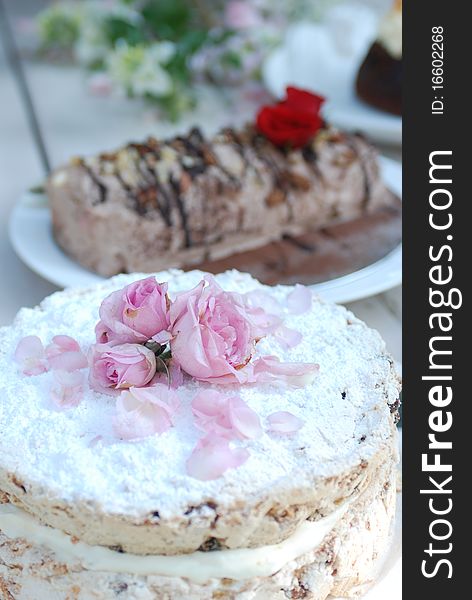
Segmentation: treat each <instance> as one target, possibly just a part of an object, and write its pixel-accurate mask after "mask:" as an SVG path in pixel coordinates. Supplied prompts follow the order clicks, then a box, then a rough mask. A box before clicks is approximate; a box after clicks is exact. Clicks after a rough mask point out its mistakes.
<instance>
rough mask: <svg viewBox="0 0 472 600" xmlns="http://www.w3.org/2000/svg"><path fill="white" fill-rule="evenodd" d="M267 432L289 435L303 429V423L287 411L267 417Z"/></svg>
mask: <svg viewBox="0 0 472 600" xmlns="http://www.w3.org/2000/svg"><path fill="white" fill-rule="evenodd" d="M267 421H268V422H269V427H268V430H269V431H274V432H276V433H281V434H286V435H290V434H291V433H295V432H296V431H298V430H299V429H300V428H301V427H303V421H302V420H301V419H299V418H298V417H296V416H295V415H293V414H292V413H290V412H287V411H283V410H282V411H280V412H275V413H272V414H271V415H269V416H268V417H267Z"/></svg>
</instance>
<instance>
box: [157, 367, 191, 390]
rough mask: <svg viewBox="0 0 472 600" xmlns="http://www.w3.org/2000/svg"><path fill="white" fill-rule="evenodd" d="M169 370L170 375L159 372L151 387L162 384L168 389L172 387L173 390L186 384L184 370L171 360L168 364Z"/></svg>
mask: <svg viewBox="0 0 472 600" xmlns="http://www.w3.org/2000/svg"><path fill="white" fill-rule="evenodd" d="M158 362H159V361H158ZM167 370H168V373H166V372H162V371H159V372H157V373H156V374H155V375H154V377H153V378H152V380H151V383H150V384H149V385H150V386H153V385H155V384H156V383H161V384H163V385H166V386H167V387H171V388H172V389H173V390H176V389H177V388H179V387H180V386H181V385H182V384H183V382H184V374H183V372H182V369H181V368H180V366H179V365H178V364H176V363H175V361H173V360H171V361H170V363H167Z"/></svg>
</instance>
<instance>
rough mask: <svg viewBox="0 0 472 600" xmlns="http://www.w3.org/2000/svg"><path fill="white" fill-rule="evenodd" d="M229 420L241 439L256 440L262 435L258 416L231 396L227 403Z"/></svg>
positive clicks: (238, 399)
mask: <svg viewBox="0 0 472 600" xmlns="http://www.w3.org/2000/svg"><path fill="white" fill-rule="evenodd" d="M228 409H229V420H230V423H231V425H232V427H233V429H234V430H235V431H236V433H237V434H238V437H239V438H241V439H250V440H252V439H256V438H258V437H260V436H261V435H262V426H261V422H260V419H259V416H258V414H257V413H256V412H255V411H254V410H252V408H249V406H248V405H247V404H246V402H244V401H243V400H241V398H238V397H237V396H233V397H232V398H230V399H229V402H228Z"/></svg>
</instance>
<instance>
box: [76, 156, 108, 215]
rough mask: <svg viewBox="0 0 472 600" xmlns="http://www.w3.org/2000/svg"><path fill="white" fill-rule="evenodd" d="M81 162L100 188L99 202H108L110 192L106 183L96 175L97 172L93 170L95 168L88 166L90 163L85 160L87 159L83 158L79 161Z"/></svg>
mask: <svg viewBox="0 0 472 600" xmlns="http://www.w3.org/2000/svg"><path fill="white" fill-rule="evenodd" d="M79 164H80V166H81V167H82V168H83V169H84V170H85V171H86V172H87V175H88V176H89V177H90V179H91V180H92V181H93V183H94V184H95V185H96V187H97V189H98V202H99V204H102V203H103V202H106V199H107V193H108V188H107V187H106V185H105V184H103V183H102V182H101V181H100V180H99V179H98V177H97V176H96V175H95V173H94V172H93V170H92V169H91V168H90V167H89V166H88V164H87V163H86V162H85V160H83V159H81V160H80V161H79Z"/></svg>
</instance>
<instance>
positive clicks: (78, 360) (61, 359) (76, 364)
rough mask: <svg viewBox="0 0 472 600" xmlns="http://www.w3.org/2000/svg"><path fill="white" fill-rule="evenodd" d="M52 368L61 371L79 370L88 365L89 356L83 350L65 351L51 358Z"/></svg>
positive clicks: (50, 364)
mask: <svg viewBox="0 0 472 600" xmlns="http://www.w3.org/2000/svg"><path fill="white" fill-rule="evenodd" d="M49 366H50V367H51V369H59V370H61V371H79V370H80V369H85V367H87V366H88V361H87V357H86V356H85V354H84V353H83V352H63V353H62V354H58V355H57V356H52V357H51V358H50V359H49Z"/></svg>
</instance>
